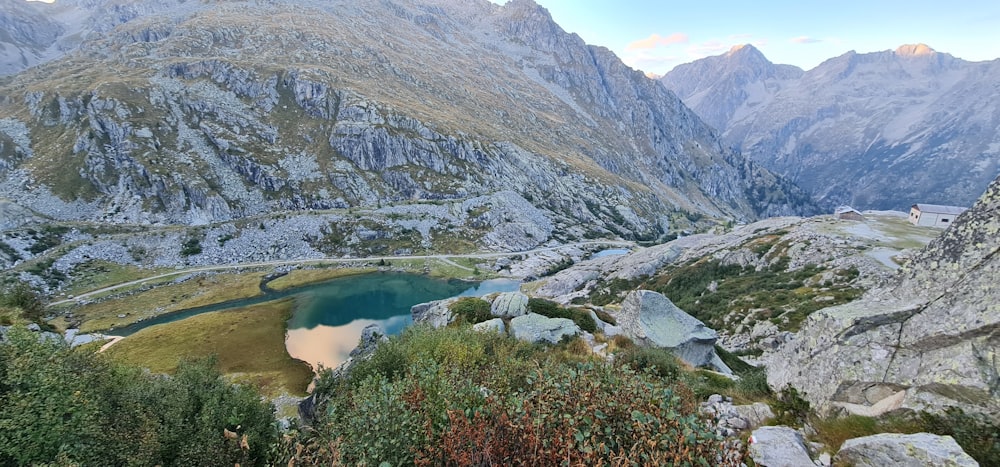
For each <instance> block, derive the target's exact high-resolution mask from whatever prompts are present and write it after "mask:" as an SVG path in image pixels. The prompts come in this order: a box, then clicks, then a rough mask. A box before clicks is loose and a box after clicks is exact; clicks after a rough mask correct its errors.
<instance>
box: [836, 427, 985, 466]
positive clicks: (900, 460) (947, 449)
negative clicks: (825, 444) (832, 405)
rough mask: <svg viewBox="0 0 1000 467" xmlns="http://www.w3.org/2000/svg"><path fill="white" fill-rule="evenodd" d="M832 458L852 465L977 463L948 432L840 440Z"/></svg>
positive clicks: (969, 464)
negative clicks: (839, 445) (945, 433)
mask: <svg viewBox="0 0 1000 467" xmlns="http://www.w3.org/2000/svg"><path fill="white" fill-rule="evenodd" d="M834 461H835V462H837V463H838V465H840V464H843V465H852V466H854V467H884V466H888V465H892V466H899V467H923V466H928V465H938V466H953V467H978V466H979V463H978V462H976V460H975V459H973V458H972V457H971V456H969V455H968V454H966V453H965V451H963V450H962V447H961V446H959V445H958V443H956V442H955V440H954V438H952V437H951V436H938V435H934V434H930V433H916V434H912V435H902V434H898V433H882V434H878V435H872V436H865V437H862V438H854V439H849V440H847V441H844V444H843V446H841V447H840V451H839V452H837V455H836V457H834Z"/></svg>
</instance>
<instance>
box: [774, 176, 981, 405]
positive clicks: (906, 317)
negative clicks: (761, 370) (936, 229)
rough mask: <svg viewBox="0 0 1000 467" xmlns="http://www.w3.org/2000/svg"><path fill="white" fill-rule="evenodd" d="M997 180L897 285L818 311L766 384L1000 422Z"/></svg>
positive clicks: (835, 399) (782, 353)
mask: <svg viewBox="0 0 1000 467" xmlns="http://www.w3.org/2000/svg"><path fill="white" fill-rule="evenodd" d="M998 222H1000V179H997V180H995V181H994V182H993V183H992V184H991V185H990V188H989V189H988V190H987V191H986V193H985V194H984V195H983V196H982V197H981V198H980V199H979V201H978V202H977V203H976V204H975V205H974V206H973V207H972V209H970V210H969V211H966V213H964V214H963V215H961V216H959V218H958V219H957V220H956V221H955V223H954V224H953V225H952V226H951V227H949V228H948V230H946V231H945V232H944V233H943V234H942V235H941V236H940V237H938V238H936V239H934V241H932V242H931V243H930V244H929V245H928V246H927V247H926V248H924V249H923V250H921V251H920V252H919V253H918V254H916V255H915V256H914V257H913V259H912V260H911V261H910V262H909V263H907V265H906V266H905V268H903V269H901V270H900V272H899V274H898V275H897V276H896V277H894V278H893V280H892V281H891V282H889V283H888V284H886V285H885V286H883V287H878V288H876V289H874V290H871V291H870V292H869V293H868V294H866V295H865V297H864V298H863V299H862V300H859V301H856V302H852V303H848V304H844V305H840V306H836V307H832V308H828V309H825V310H822V311H820V312H817V313H815V314H813V315H812V316H811V317H810V318H809V319H808V320H807V322H806V323H805V325H804V326H803V329H802V331H801V332H800V333H799V335H798V337H797V338H796V339H795V340H794V341H792V343H791V344H789V345H787V346H785V347H783V348H782V349H780V350H779V351H778V352H777V353H775V354H772V355H770V357H769V358H767V359H766V360H767V365H768V368H769V369H770V371H769V374H768V380H769V382H770V383H771V384H772V385H773V386H775V387H783V386H785V385H786V384H792V385H793V386H795V387H797V388H799V390H800V391H803V392H804V393H805V394H806V398H807V399H808V400H809V401H810V402H812V403H813V404H814V406H816V407H819V408H820V409H822V410H830V409H833V408H838V407H839V408H843V409H845V410H847V411H849V412H853V413H864V414H877V413H882V412H886V411H889V410H893V409H896V408H899V407H903V408H911V409H916V410H927V411H941V410H943V408H944V407H948V406H955V407H959V408H962V409H964V410H965V411H967V412H972V413H981V414H985V415H988V416H991V417H993V418H994V419H998V418H1000V405H998V401H1000V377H998V375H1000V361H998V360H997V353H998V350H1000V333H998V329H1000V325H998V322H1000V305H998V302H997V299H996V297H997V296H998V293H1000V290H998V289H997V282H996V277H998V274H1000V261H998V257H997V251H998V249H1000V241H998V238H1000V237H998V236H997V232H998V231H1000V223H998Z"/></svg>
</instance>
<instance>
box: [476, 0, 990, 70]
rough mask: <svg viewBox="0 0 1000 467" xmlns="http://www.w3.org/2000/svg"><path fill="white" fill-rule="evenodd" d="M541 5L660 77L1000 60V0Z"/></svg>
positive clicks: (630, 0) (574, 0)
mask: <svg viewBox="0 0 1000 467" xmlns="http://www.w3.org/2000/svg"><path fill="white" fill-rule="evenodd" d="M493 1H494V2H495V3H504V1H503V0H493ZM535 2H536V3H538V4H539V5H542V6H543V7H545V8H546V9H548V10H549V12H550V13H551V14H552V17H553V19H555V21H556V22H557V23H559V25H560V26H562V28H563V29H565V30H566V31H568V32H575V33H577V34H579V35H580V36H581V37H583V39H584V40H585V41H586V42H587V43H589V44H594V45H602V46H605V47H607V48H609V49H611V50H612V51H614V52H615V53H616V54H617V55H618V56H619V57H621V59H622V60H623V61H624V62H625V63H627V64H628V65H630V66H632V67H633V68H637V69H639V70H642V71H645V72H648V73H655V74H663V73H666V72H667V71H669V70H670V69H672V68H673V67H674V66H676V65H678V64H681V63H686V62H690V61H693V60H696V59H698V58H702V57H706V56H709V55H718V54H721V53H724V52H726V51H727V50H729V48H730V47H732V46H733V45H736V44H746V43H749V44H753V45H754V46H756V47H757V48H758V49H760V50H761V51H762V52H763V53H764V55H766V56H767V58H768V59H770V60H771V61H772V62H774V63H788V64H792V65H797V66H799V67H802V68H804V69H807V70H808V69H810V68H813V67H815V66H816V65H818V64H819V63H820V62H822V61H823V60H826V59H828V58H832V57H835V56H838V55H842V54H844V53H845V52H847V51H849V50H855V51H857V52H862V53H864V52H875V51H879V50H888V49H895V48H896V47H898V46H900V45H903V44H913V43H924V44H927V45H929V46H931V47H933V48H934V49H935V50H937V51H939V52H947V53H950V54H952V55H954V56H956V57H959V58H963V59H966V60H973V61H979V60H992V59H995V58H1000V0H994V1H980V0H970V1H966V0H962V1H951V2H947V1H941V0H938V1H924V0H910V1H905V2H904V1H896V0H885V1H883V0H868V1H857V0H833V1H829V0H828V1H824V2H817V1H811V0H797V1H787V0H780V1H770V0H762V1H745V0H744V1H717V0H702V1H698V0H687V1H684V2H678V1H668V0H659V1H657V0H535Z"/></svg>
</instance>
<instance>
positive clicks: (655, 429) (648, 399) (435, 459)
mask: <svg viewBox="0 0 1000 467" xmlns="http://www.w3.org/2000/svg"><path fill="white" fill-rule="evenodd" d="M514 399H515V403H514V404H504V403H503V402H502V401H501V400H499V399H497V398H491V399H489V400H488V401H487V404H486V405H485V406H484V407H483V408H481V409H480V410H475V411H457V410H452V411H449V412H448V418H449V427H448V429H447V430H446V431H445V432H444V433H442V437H441V441H440V443H435V444H431V445H429V446H427V447H426V448H425V449H424V450H422V451H421V452H420V454H419V457H418V459H419V460H420V461H422V462H423V463H425V464H427V465H432V464H433V465H438V464H444V465H483V464H489V463H490V462H491V461H492V462H496V463H501V464H503V463H512V462H515V461H516V462H518V463H520V464H521V465H564V464H565V465H601V464H610V463H612V462H615V463H619V464H621V465H627V464H644V465H683V464H688V465H693V464H695V463H699V462H701V463H707V459H711V460H713V461H714V460H715V455H716V453H718V452H719V451H720V449H721V441H720V440H719V439H718V438H717V437H716V436H715V435H714V434H713V433H712V432H711V431H710V430H708V429H707V428H706V427H705V426H704V425H703V424H702V423H701V422H700V420H699V419H698V417H696V416H694V415H690V414H685V413H680V412H678V410H677V408H678V405H679V403H680V400H679V397H678V396H677V395H676V394H674V391H673V390H672V389H671V388H670V387H668V386H667V385H665V384H664V383H663V380H661V379H659V378H655V377H652V375H649V374H648V373H635V372H633V371H632V370H630V369H628V368H627V367H623V366H607V365H602V364H592V363H590V364H577V365H560V366H551V365H544V366H542V367H541V368H540V369H539V370H538V371H537V373H536V375H535V378H534V379H533V380H532V384H531V386H530V388H529V389H528V390H526V391H524V392H522V393H519V394H516V395H515V396H514Z"/></svg>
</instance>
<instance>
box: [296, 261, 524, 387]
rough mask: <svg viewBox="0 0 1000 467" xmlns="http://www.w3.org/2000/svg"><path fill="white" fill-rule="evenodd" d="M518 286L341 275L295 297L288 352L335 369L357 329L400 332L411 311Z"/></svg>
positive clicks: (402, 276) (383, 275)
mask: <svg viewBox="0 0 1000 467" xmlns="http://www.w3.org/2000/svg"><path fill="white" fill-rule="evenodd" d="M519 287H520V283H519V282H517V281H513V280H506V279H498V280H490V281H484V282H481V283H478V284H476V283H470V282H465V281H458V280H451V281H444V280H439V279H432V278H429V277H426V276H419V275H414V274H400V273H376V274H365V275H361V276H352V277H345V278H342V279H336V280H333V281H330V282H327V283H325V284H323V286H322V287H317V288H313V289H311V290H309V291H306V292H303V293H301V294H296V305H295V312H294V314H293V315H292V318H291V319H290V320H289V321H288V334H287V337H286V339H285V346H286V347H287V348H288V354H289V355H291V356H292V357H294V358H297V359H300V360H303V361H306V362H308V363H309V364H310V365H312V366H313V368H318V366H319V365H322V366H323V367H325V368H334V367H336V366H337V365H339V364H341V363H342V362H343V361H344V360H346V359H347V356H348V355H349V354H350V352H351V350H353V349H354V347H355V346H357V344H358V339H359V338H360V337H361V330H362V329H364V328H365V326H367V325H369V324H373V323H375V324H379V325H380V326H382V328H383V329H385V331H386V333H388V334H398V333H400V332H401V331H402V330H403V328H405V327H406V326H408V325H409V324H410V323H411V322H412V319H411V317H410V307H412V306H413V305H416V304H418V303H424V302H429V301H432V300H441V299H443V298H448V297H454V296H481V295H486V294H489V293H493V292H508V291H514V290H518V288H519Z"/></svg>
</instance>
